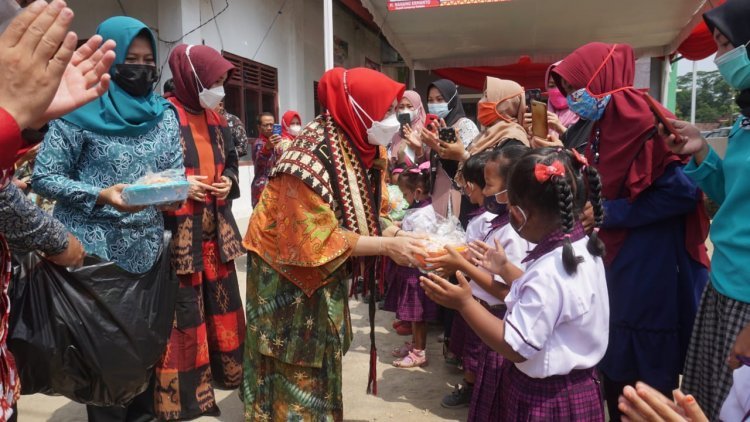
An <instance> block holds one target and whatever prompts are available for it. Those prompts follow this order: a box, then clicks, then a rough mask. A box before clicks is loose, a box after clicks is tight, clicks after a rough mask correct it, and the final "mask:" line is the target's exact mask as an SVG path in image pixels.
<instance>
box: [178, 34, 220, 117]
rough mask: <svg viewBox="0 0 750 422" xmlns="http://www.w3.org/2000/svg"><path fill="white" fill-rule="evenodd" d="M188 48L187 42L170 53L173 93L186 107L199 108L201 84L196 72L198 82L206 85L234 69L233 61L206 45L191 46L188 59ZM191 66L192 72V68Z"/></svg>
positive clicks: (207, 87)
mask: <svg viewBox="0 0 750 422" xmlns="http://www.w3.org/2000/svg"><path fill="white" fill-rule="evenodd" d="M187 48H188V45H187V44H181V45H178V46H177V47H175V49H174V50H173V51H172V55H170V56H169V68H170V69H171V70H172V78H173V80H174V95H175V97H177V99H178V100H180V102H181V103H182V104H184V105H185V106H186V107H187V108H189V109H191V110H193V111H200V110H203V107H202V106H201V103H200V100H199V99H198V93H199V92H200V90H201V88H200V86H199V85H198V81H197V80H196V78H195V74H196V73H197V74H198V77H199V78H200V82H201V84H203V86H204V87H205V88H206V89H209V88H211V87H212V86H213V84H215V83H216V82H217V81H218V80H219V79H221V77H222V76H223V75H224V74H225V73H227V72H229V71H230V70H232V69H234V65H233V64H232V63H230V62H229V61H227V60H226V59H225V58H224V57H222V56H221V53H219V52H218V51H216V50H214V49H213V48H211V47H208V46H205V45H194V46H192V47H191V48H190V59H189V60H188V56H187V53H186V52H187ZM191 62H192V63H193V66H192V67H191V66H190V63H191ZM193 67H194V68H195V72H193Z"/></svg>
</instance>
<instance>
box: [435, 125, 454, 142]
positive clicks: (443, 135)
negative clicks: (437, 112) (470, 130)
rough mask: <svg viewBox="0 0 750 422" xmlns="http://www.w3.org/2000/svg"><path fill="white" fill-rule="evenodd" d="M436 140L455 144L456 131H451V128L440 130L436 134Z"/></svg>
mask: <svg viewBox="0 0 750 422" xmlns="http://www.w3.org/2000/svg"><path fill="white" fill-rule="evenodd" d="M438 139H440V140H441V141H443V142H447V143H449V144H452V143H455V142H456V140H457V138H456V129H453V128H452V127H443V128H440V131H439V132H438Z"/></svg>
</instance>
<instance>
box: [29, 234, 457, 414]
mask: <svg viewBox="0 0 750 422" xmlns="http://www.w3.org/2000/svg"><path fill="white" fill-rule="evenodd" d="M239 226H240V228H241V232H242V233H244V231H245V230H244V228H245V227H246V226H247V221H246V220H244V221H240V222H239ZM245 268H246V262H245V259H244V258H242V259H240V260H238V261H237V270H238V272H239V274H238V277H239V280H240V291H241V294H242V297H243V301H244V296H245ZM350 307H351V314H352V326H353V329H354V341H353V343H352V346H351V349H350V350H349V353H347V354H346V356H345V357H344V361H343V367H344V374H343V387H344V418H345V420H347V421H351V422H355V421H356V422H359V421H389V420H394V421H395V420H399V419H402V420H403V418H404V417H406V418H407V420H409V421H410V422H421V421H435V420H446V421H463V420H466V417H467V414H468V409H466V408H463V409H444V408H442V407H441V406H440V400H441V399H442V397H443V395H445V394H448V393H450V392H451V391H452V390H453V385H455V383H457V382H460V381H461V373H460V372H459V371H458V370H457V369H456V368H455V367H449V366H447V365H445V364H444V363H443V357H442V353H441V348H442V344H440V343H438V342H437V336H438V334H439V333H440V331H441V327H439V326H431V327H430V331H429V334H428V336H429V337H428V341H427V343H428V350H427V354H428V358H429V359H430V364H429V366H427V367H426V368H421V369H408V370H405V369H397V368H394V367H393V366H392V365H391V362H392V361H393V358H392V357H391V355H390V353H391V350H392V349H393V348H395V347H398V346H400V345H401V344H402V342H403V341H404V340H406V339H407V338H406V337H399V336H398V335H397V334H396V333H395V331H394V330H393V329H392V328H391V322H392V321H393V313H389V312H384V311H378V313H377V315H376V341H377V346H378V393H379V394H378V396H377V397H375V396H371V395H367V394H366V392H365V389H366V387H367V374H368V368H369V361H370V353H369V351H370V340H369V332H370V331H369V321H368V312H367V305H366V304H364V303H361V302H359V301H357V300H352V301H351V302H350ZM216 394H217V401H218V403H219V407H220V408H221V412H222V415H221V416H220V417H218V418H213V417H205V418H200V419H198V420H199V421H205V422H208V421H227V422H229V421H232V422H234V421H242V420H243V417H242V415H243V408H242V403H241V402H240V400H239V398H238V396H237V393H236V392H227V391H216ZM18 411H19V420H21V421H23V422H42V421H50V422H78V421H86V408H85V406H83V405H81V404H78V403H73V402H71V401H70V400H68V399H66V398H64V397H50V396H45V395H41V394H37V395H32V396H22V397H21V400H20V402H19V403H18Z"/></svg>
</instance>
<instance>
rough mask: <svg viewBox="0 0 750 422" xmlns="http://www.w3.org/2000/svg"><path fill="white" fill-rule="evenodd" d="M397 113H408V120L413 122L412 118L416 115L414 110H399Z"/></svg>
mask: <svg viewBox="0 0 750 422" xmlns="http://www.w3.org/2000/svg"><path fill="white" fill-rule="evenodd" d="M398 114H408V115H409V121H410V122H413V121H414V118H415V117H417V112H416V111H414V110H402V111H399V112H398Z"/></svg>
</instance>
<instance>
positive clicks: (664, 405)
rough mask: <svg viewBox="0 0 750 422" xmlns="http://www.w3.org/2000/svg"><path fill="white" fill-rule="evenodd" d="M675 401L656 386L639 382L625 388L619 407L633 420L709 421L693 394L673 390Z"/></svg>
mask: <svg viewBox="0 0 750 422" xmlns="http://www.w3.org/2000/svg"><path fill="white" fill-rule="evenodd" d="M673 396H674V401H672V400H670V399H668V398H667V397H665V396H664V395H663V394H661V393H660V392H658V391H656V390H655V389H654V388H652V387H650V386H648V385H646V384H644V383H642V382H639V383H637V384H636V386H635V388H633V387H631V386H627V387H625V388H624V389H623V391H622V395H621V396H620V399H619V402H618V406H617V407H618V408H619V409H620V411H621V412H622V413H623V414H624V415H625V416H626V417H627V419H628V420H632V421H675V422H677V421H695V422H701V421H708V419H707V418H706V416H705V415H704V414H703V411H702V410H701V408H700V407H699V406H698V403H696V402H695V399H694V398H693V397H692V396H685V395H684V394H682V392H681V391H679V390H675V391H674V392H673Z"/></svg>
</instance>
